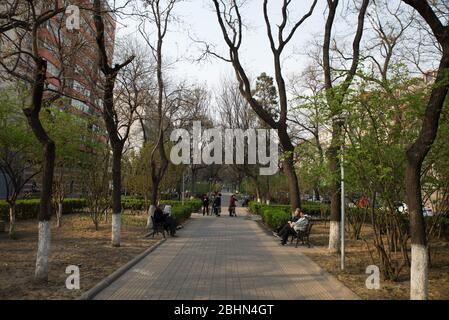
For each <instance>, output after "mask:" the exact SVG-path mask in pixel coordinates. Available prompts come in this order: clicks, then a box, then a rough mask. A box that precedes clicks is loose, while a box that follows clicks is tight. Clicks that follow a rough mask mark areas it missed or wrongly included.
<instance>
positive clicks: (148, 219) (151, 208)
mask: <svg viewBox="0 0 449 320" xmlns="http://www.w3.org/2000/svg"><path fill="white" fill-rule="evenodd" d="M154 211H156V206H155V205H151V206H150V209H149V210H148V218H147V228H148V229H151V228H153V222H152V221H151V217H152V216H153V214H154Z"/></svg>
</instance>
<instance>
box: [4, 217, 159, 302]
mask: <svg viewBox="0 0 449 320" xmlns="http://www.w3.org/2000/svg"><path fill="white" fill-rule="evenodd" d="M145 221H146V217H145V216H130V215H124V216H123V221H122V245H121V247H119V248H113V247H111V245H110V236H111V227H110V222H108V223H107V222H102V223H101V224H100V227H99V230H98V231H95V229H94V226H93V223H92V221H91V220H90V218H89V216H87V215H81V214H73V215H67V216H63V220H62V226H61V227H60V228H56V226H55V221H52V230H51V232H52V240H51V241H52V242H51V258H50V273H49V281H48V283H46V284H35V283H33V275H34V266H35V259H36V257H35V254H36V249H37V221H36V220H26V221H18V223H17V237H18V239H17V240H10V239H9V238H8V234H7V233H0V300H1V299H74V298H77V297H79V296H80V295H81V294H82V293H83V292H85V291H86V290H88V289H90V288H91V287H93V286H94V285H95V284H97V283H98V282H100V281H101V280H102V279H104V278H105V277H106V276H108V275H109V274H111V273H112V272H114V271H115V270H116V269H118V268H119V267H120V266H122V265H123V264H125V263H126V262H128V261H129V260H131V259H132V258H134V257H135V256H137V255H138V254H139V253H141V252H142V251H144V250H146V249H147V248H149V247H151V246H152V245H154V244H155V243H156V242H157V241H158V238H157V237H156V238H155V239H148V238H143V235H144V234H145ZM69 265H78V266H79V268H80V286H81V288H80V290H68V289H67V288H66V286H65V281H66V278H67V276H68V275H67V274H66V273H65V270H66V267H67V266H69Z"/></svg>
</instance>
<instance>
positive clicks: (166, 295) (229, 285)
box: [95, 208, 357, 299]
mask: <svg viewBox="0 0 449 320" xmlns="http://www.w3.org/2000/svg"><path fill="white" fill-rule="evenodd" d="M238 209H239V210H238V211H237V212H238V217H237V218H230V217H229V216H226V215H222V216H221V217H220V218H217V217H214V216H206V217H203V216H202V215H198V214H193V215H192V218H191V221H189V222H188V224H187V225H186V228H184V229H183V230H180V231H179V238H170V239H168V240H167V241H166V242H165V243H163V244H162V245H161V246H159V247H158V248H157V249H156V250H155V251H153V252H152V253H150V254H149V255H148V256H147V257H145V258H144V259H143V260H142V261H140V262H139V263H138V264H136V265H135V266H134V267H133V268H132V269H131V270H129V271H128V272H126V273H125V274H124V275H123V276H121V277H120V278H119V279H117V280H116V281H115V282H114V283H112V284H111V285H110V286H109V287H107V288H106V289H105V290H103V291H102V292H100V293H99V294H98V295H97V296H96V297H95V298H96V299H357V296H356V295H355V294H354V293H352V291H350V290H349V289H348V288H346V287H345V286H343V285H342V284H341V283H340V282H339V281H337V280H336V279H335V278H334V277H332V276H330V275H329V274H327V273H325V272H324V271H323V270H322V269H321V268H320V267H318V266H317V265H316V264H315V263H314V262H313V261H312V260H310V259H309V258H308V257H306V256H305V255H304V254H301V253H300V252H299V251H298V250H297V249H295V248H294V246H293V245H292V246H288V247H282V246H280V245H279V242H278V241H276V238H274V237H273V236H270V235H268V234H267V232H266V231H265V230H263V229H262V228H261V227H260V226H259V225H258V223H257V222H255V221H252V220H249V219H247V218H246V217H245V211H243V210H245V209H241V208H238Z"/></svg>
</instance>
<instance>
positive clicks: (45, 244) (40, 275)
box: [34, 221, 51, 281]
mask: <svg viewBox="0 0 449 320" xmlns="http://www.w3.org/2000/svg"><path fill="white" fill-rule="evenodd" d="M50 240H51V229H50V221H39V239H38V244H37V256H36V270H35V273H34V278H35V280H36V281H47V280H48V260H49V258H50Z"/></svg>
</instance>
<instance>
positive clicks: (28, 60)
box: [0, 0, 65, 281]
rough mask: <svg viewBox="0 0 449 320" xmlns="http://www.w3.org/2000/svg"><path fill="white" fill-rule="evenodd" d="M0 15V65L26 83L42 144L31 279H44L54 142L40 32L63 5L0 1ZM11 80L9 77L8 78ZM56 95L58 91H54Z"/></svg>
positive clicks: (34, 129) (28, 109)
mask: <svg viewBox="0 0 449 320" xmlns="http://www.w3.org/2000/svg"><path fill="white" fill-rule="evenodd" d="M2 6H3V7H2V10H3V11H2V13H1V15H0V18H1V21H0V37H1V39H0V43H1V45H2V51H1V57H0V66H1V69H2V70H1V71H2V73H3V72H5V73H6V74H8V75H9V77H11V76H12V78H14V79H16V80H19V81H24V82H25V83H26V84H27V85H28V88H27V89H28V91H29V102H28V107H26V108H24V109H23V113H24V114H25V116H26V118H27V121H28V124H29V126H30V128H31V130H32V132H33V134H34V135H35V137H36V138H37V140H38V141H39V143H40V144H41V146H42V152H43V164H42V167H43V171H42V186H41V201H40V208H39V213H38V220H39V239H38V250H37V256H36V269H35V280H36V281H46V280H47V279H48V270H49V254H50V239H51V235H50V222H49V221H50V218H51V211H52V205H51V194H52V185H53V173H54V165H55V143H54V141H53V140H52V139H51V137H50V136H49V135H48V133H47V131H46V130H45V128H44V127H43V125H42V122H41V118H40V114H41V110H42V108H43V107H45V106H46V105H49V104H50V103H51V102H52V101H54V99H55V97H54V96H44V91H45V89H46V81H47V79H48V77H47V60H45V59H44V58H43V57H42V56H41V49H42V48H43V46H42V45H43V43H42V41H41V40H42V39H41V38H40V36H41V33H42V32H43V30H44V29H45V27H46V25H47V23H48V22H49V21H50V20H51V19H52V18H54V17H56V16H57V15H63V13H64V11H65V7H64V6H60V5H59V2H58V1H45V0H42V1H25V0H23V1H21V0H17V1H14V0H11V1H7V2H6V3H4V4H2ZM9 80H11V78H9ZM57 96H58V95H57Z"/></svg>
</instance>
